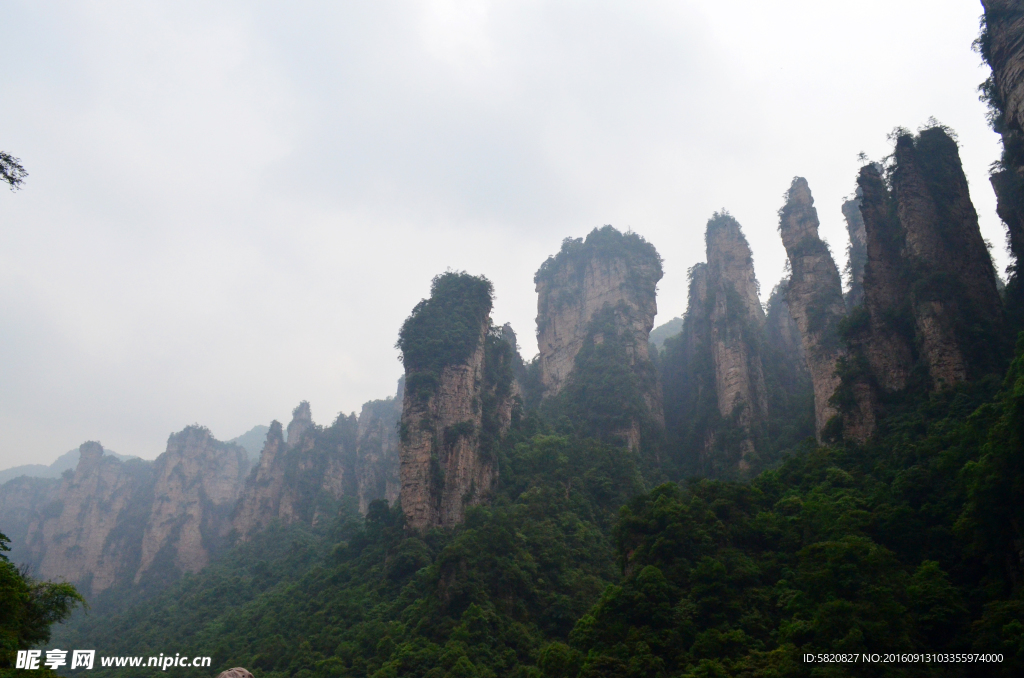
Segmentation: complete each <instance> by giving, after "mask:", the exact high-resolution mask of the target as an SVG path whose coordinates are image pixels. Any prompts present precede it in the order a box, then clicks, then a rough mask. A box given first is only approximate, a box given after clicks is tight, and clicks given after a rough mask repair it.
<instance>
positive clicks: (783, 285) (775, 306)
mask: <svg viewBox="0 0 1024 678" xmlns="http://www.w3.org/2000/svg"><path fill="white" fill-rule="evenodd" d="M788 294H789V279H783V280H781V281H780V282H779V284H777V285H776V286H775V289H773V290H772V293H771V296H770V297H768V310H767V311H766V312H765V324H764V331H765V337H766V338H767V340H768V344H769V345H771V346H773V347H775V348H776V349H777V350H778V351H779V352H780V353H781V354H782V355H784V356H786V357H788V358H789V359H790V361H789V362H790V366H791V367H790V369H792V370H793V371H794V372H803V373H807V357H806V354H805V353H804V345H803V340H802V339H801V338H800V327H799V326H798V325H797V324H796V321H795V320H793V315H792V313H791V312H790V310H789V302H788V301H787V300H786V297H787V296H788ZM807 376H808V378H810V374H809V373H807Z"/></svg>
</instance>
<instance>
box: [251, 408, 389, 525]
mask: <svg viewBox="0 0 1024 678" xmlns="http://www.w3.org/2000/svg"><path fill="white" fill-rule="evenodd" d="M357 430H358V423H357V420H356V418H355V415H354V414H353V415H349V416H345V415H343V414H341V415H338V418H337V420H335V422H334V424H332V425H331V426H330V427H329V428H326V429H324V428H322V427H319V426H317V425H316V424H314V423H313V417H312V413H311V410H310V407H309V403H308V402H305V401H303V402H301V403H299V405H298V406H297V407H296V408H295V409H294V410H293V411H292V420H291V422H290V423H289V424H288V429H287V440H286V439H285V436H284V434H283V431H282V427H281V424H280V423H279V422H276V421H275V422H273V423H271V425H270V431H269V432H268V433H267V440H266V443H265V444H264V447H263V451H262V453H261V454H260V461H259V464H258V465H257V466H256V468H255V469H254V470H253V472H252V473H251V474H250V476H249V478H248V480H247V481H246V483H245V489H244V491H243V493H242V496H241V499H240V500H239V501H238V503H237V505H236V508H235V510H234V517H233V518H232V520H231V528H232V529H234V530H235V531H236V532H237V535H238V537H239V538H240V539H243V540H245V539H248V538H249V537H250V536H251V535H252V534H254V533H256V532H258V531H260V530H263V529H265V528H266V527H267V526H268V525H270V523H271V522H273V521H275V520H277V521H280V522H282V523H284V524H290V523H295V522H302V523H305V524H307V525H314V524H316V523H317V522H318V520H319V519H320V517H321V516H322V515H323V514H324V512H325V511H326V512H331V511H333V507H332V506H330V504H331V503H332V502H337V501H339V500H341V499H342V497H345V496H354V495H356V493H357V490H356V487H357V479H356V469H355V466H356V437H357ZM374 498H376V497H374ZM367 503H369V501H367Z"/></svg>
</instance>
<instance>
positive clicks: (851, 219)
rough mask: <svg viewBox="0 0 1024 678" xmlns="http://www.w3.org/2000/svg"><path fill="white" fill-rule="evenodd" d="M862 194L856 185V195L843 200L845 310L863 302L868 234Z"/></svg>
mask: <svg viewBox="0 0 1024 678" xmlns="http://www.w3.org/2000/svg"><path fill="white" fill-rule="evenodd" d="M862 196H863V191H861V189H860V188H859V187H858V188H857V193H856V196H855V197H854V198H853V199H852V200H847V201H846V202H844V203H843V208H842V211H843V217H844V218H845V219H846V232H847V234H848V235H849V237H850V245H849V249H848V250H847V255H848V260H847V263H846V272H847V274H848V275H849V279H850V289H849V291H848V292H847V294H846V309H847V310H853V308H854V307H856V306H859V305H860V304H862V303H863V302H864V265H865V264H866V263H867V261H868V235H867V232H866V231H865V230H864V217H863V216H861V212H860V205H861V197H862Z"/></svg>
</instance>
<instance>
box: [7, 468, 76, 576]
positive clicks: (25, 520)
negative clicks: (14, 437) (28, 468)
mask: <svg viewBox="0 0 1024 678" xmlns="http://www.w3.org/2000/svg"><path fill="white" fill-rule="evenodd" d="M60 486H61V481H60V479H58V478H29V477H27V476H19V477H16V478H13V479H11V480H8V481H7V482H5V483H4V484H3V485H0V517H2V520H3V522H2V525H0V531H2V532H3V533H4V534H5V535H7V537H8V538H9V539H10V540H11V552H10V553H9V554H8V557H9V558H10V561H11V562H12V563H17V564H19V565H20V564H22V563H29V564H31V563H33V560H34V556H33V553H40V552H41V549H40V547H39V545H38V544H37V545H35V546H36V547H35V549H33V548H32V546H33V545H32V544H30V543H29V542H28V534H29V528H30V526H32V525H33V524H35V525H38V524H41V523H42V521H43V520H44V511H45V509H46V507H47V506H49V505H51V504H52V503H53V502H55V501H56V500H57V498H58V496H59V492H60Z"/></svg>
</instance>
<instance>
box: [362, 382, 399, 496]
mask: <svg viewBox="0 0 1024 678" xmlns="http://www.w3.org/2000/svg"><path fill="white" fill-rule="evenodd" d="M399 389H400V390H399V393H398V395H397V397H395V398H387V399H386V400H371V401H370V402H368V403H366V404H365V405H363V409H362V411H361V412H360V413H359V426H358V438H359V441H358V444H357V451H356V470H355V472H356V484H357V492H358V495H359V511H360V512H361V513H366V509H367V508H368V507H369V505H370V502H371V501H374V500H375V499H386V500H387V502H388V504H389V505H392V506H393V505H394V504H395V502H396V501H397V500H398V495H399V493H400V492H401V489H402V482H401V478H400V477H399V454H398V449H399V444H398V425H399V423H400V421H401V419H402V391H403V390H404V389H405V384H404V382H399Z"/></svg>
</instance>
